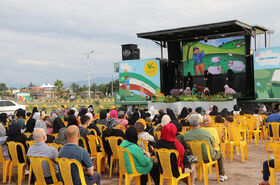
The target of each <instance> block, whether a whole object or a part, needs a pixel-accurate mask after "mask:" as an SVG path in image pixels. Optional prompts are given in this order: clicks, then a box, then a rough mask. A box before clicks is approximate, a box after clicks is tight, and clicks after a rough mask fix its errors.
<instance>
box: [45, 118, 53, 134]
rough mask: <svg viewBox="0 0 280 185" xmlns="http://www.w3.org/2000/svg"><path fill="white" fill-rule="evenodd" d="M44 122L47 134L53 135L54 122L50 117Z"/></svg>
mask: <svg viewBox="0 0 280 185" xmlns="http://www.w3.org/2000/svg"><path fill="white" fill-rule="evenodd" d="M43 121H44V122H45V123H46V125H47V134H52V132H53V122H52V119H51V117H50V116H45V117H44V119H43Z"/></svg>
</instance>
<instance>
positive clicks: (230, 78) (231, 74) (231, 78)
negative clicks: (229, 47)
mask: <svg viewBox="0 0 280 185" xmlns="http://www.w3.org/2000/svg"><path fill="white" fill-rule="evenodd" d="M234 78H235V75H234V72H233V71H232V70H231V69H229V70H228V71H227V77H226V83H227V85H228V86H229V87H231V88H233V81H234Z"/></svg>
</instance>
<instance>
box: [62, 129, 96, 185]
mask: <svg viewBox="0 0 280 185" xmlns="http://www.w3.org/2000/svg"><path fill="white" fill-rule="evenodd" d="M66 136H67V144H66V145H64V146H63V147H62V148H61V149H60V151H59V154H58V157H59V158H68V159H76V160H77V161H79V162H80V163H81V165H83V168H84V174H85V180H86V183H87V185H89V184H90V185H92V184H94V183H96V184H97V185H100V176H99V174H98V173H97V172H94V169H93V164H92V162H91V159H90V155H89V153H88V152H87V151H86V150H85V149H83V148H82V147H80V146H78V142H79V138H80V132H79V128H78V127H77V126H76V125H71V126H69V127H68V128H67V132H66ZM72 180H73V184H75V185H81V181H80V177H79V172H78V169H77V167H76V166H74V167H73V168H72Z"/></svg>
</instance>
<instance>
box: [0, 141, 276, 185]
mask: <svg viewBox="0 0 280 185" xmlns="http://www.w3.org/2000/svg"><path fill="white" fill-rule="evenodd" d="M248 154H249V158H248V160H246V162H245V163H242V162H241V156H240V155H236V154H234V157H233V162H230V161H229V159H226V161H225V170H226V174H227V176H228V178H229V179H228V181H226V182H223V183H221V184H223V185H239V184H240V185H241V184H246V185H256V184H258V183H259V182H260V181H261V180H262V174H261V169H262V162H263V161H264V160H266V153H265V146H264V144H259V145H258V146H256V145H255V144H249V145H248ZM14 173H16V169H15V170H14ZM0 174H1V176H0V179H1V181H2V166H1V167H0ZM15 177H17V175H16V174H15V175H14V178H12V183H11V184H12V185H16V184H17V183H16V178H15ZM0 184H1V183H0ZM2 184H3V183H2ZM101 184H102V185H113V184H118V175H116V174H115V175H113V177H112V178H111V179H110V178H108V172H106V173H103V174H102V179H101ZM123 184H124V181H123ZM132 184H134V181H133V182H132ZM183 184H184V183H183V182H181V181H180V182H179V185H183ZM195 184H196V185H203V184H204V182H203V181H201V182H200V181H198V180H196V183H195ZM215 184H218V183H217V181H216V174H215V170H214V169H213V174H210V175H209V185H215ZM276 184H280V176H279V175H277V181H276ZM23 185H27V180H25V181H24V183H23Z"/></svg>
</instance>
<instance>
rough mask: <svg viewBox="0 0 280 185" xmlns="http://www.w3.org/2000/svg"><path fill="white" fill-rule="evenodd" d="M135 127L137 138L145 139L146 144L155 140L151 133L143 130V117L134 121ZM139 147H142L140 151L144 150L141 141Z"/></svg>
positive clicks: (144, 123)
mask: <svg viewBox="0 0 280 185" xmlns="http://www.w3.org/2000/svg"><path fill="white" fill-rule="evenodd" d="M135 128H136V130H137V134H138V138H139V139H144V140H146V141H147V142H148V145H149V144H150V142H154V141H155V138H154V137H153V136H152V135H151V134H149V133H148V132H145V129H146V121H145V120H144V119H139V120H138V121H137V122H136V123H135ZM140 148H141V149H142V151H145V145H144V144H143V143H141V146H140Z"/></svg>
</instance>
